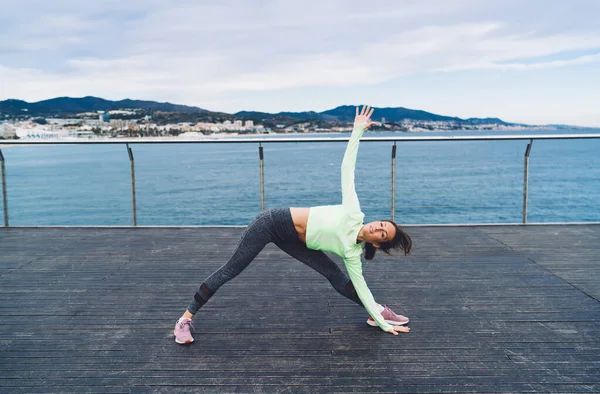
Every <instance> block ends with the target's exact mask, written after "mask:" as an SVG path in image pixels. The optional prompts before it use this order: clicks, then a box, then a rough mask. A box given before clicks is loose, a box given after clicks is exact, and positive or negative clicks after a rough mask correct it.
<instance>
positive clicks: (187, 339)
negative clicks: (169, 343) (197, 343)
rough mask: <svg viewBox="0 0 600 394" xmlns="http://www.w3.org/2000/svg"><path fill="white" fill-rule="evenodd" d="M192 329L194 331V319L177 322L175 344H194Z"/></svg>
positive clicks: (182, 319)
mask: <svg viewBox="0 0 600 394" xmlns="http://www.w3.org/2000/svg"><path fill="white" fill-rule="evenodd" d="M190 327H191V328H192V329H193V328H194V326H193V325H192V319H184V318H183V317H182V318H181V319H179V320H177V323H176V324H175V330H174V331H173V334H175V342H177V343H179V344H181V345H186V344H188V343H192V342H194V337H193V336H192V334H191V333H190Z"/></svg>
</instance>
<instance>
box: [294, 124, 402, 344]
mask: <svg viewBox="0 0 600 394" xmlns="http://www.w3.org/2000/svg"><path fill="white" fill-rule="evenodd" d="M365 130H366V124H365V123H355V124H354V128H353V130H352V135H351V137H350V141H348V146H347V147H346V152H345V153H344V159H343V160H342V169H341V172H342V204H341V205H325V206H319V207H311V208H310V212H309V214H308V222H307V224H306V246H307V247H308V248H309V249H313V250H321V251H324V252H330V253H333V254H335V255H338V256H340V257H341V258H342V259H343V260H344V265H345V266H346V270H347V271H348V275H349V276H350V280H351V281H352V284H353V285H354V289H355V290H356V293H357V294H358V298H360V300H361V302H362V303H363V305H364V306H365V309H366V310H367V312H369V315H371V317H372V318H373V319H374V320H375V321H376V322H377V324H378V325H379V327H380V328H381V329H382V330H383V331H386V332H387V331H388V330H389V329H390V328H391V327H392V326H391V325H389V324H388V323H386V322H385V320H384V319H383V316H381V313H380V312H379V304H377V303H376V302H375V300H374V299H373V295H372V294H371V291H370V290H369V288H368V287H367V283H366V282H365V278H364V277H363V274H362V261H361V255H362V246H361V244H360V243H357V242H356V237H357V236H358V233H359V231H360V229H361V228H362V226H363V219H364V217H365V215H364V214H363V213H362V212H361V210H360V203H359V202H358V196H357V195H356V190H355V188H354V167H355V165H356V155H357V153H358V144H359V142H360V137H361V136H362V135H363V133H364V131H365Z"/></svg>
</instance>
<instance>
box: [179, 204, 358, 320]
mask: <svg viewBox="0 0 600 394" xmlns="http://www.w3.org/2000/svg"><path fill="white" fill-rule="evenodd" d="M270 242H273V243H275V245H277V246H278V247H279V248H280V249H281V250H283V251H284V252H286V253H287V254H289V255H290V256H292V257H294V258H295V259H297V260H300V261H301V262H303V263H304V264H306V265H308V266H309V267H311V268H312V269H314V270H315V271H317V272H318V273H320V274H321V275H323V276H324V277H325V278H327V280H329V282H330V283H331V285H332V286H333V288H334V289H335V290H337V292H338V293H340V294H341V295H343V296H344V297H347V298H348V299H350V300H352V301H354V302H355V303H357V304H358V305H361V306H362V303H361V301H360V299H359V298H358V295H357V294H356V290H354V286H352V282H351V281H350V279H348V277H347V276H346V274H345V273H344V272H342V270H341V269H340V268H339V267H338V265H337V264H336V263H334V262H333V261H332V260H331V259H330V258H329V257H327V255H326V254H325V253H323V252H321V251H319V250H311V249H308V248H307V247H306V245H304V244H303V243H302V242H301V241H300V240H299V239H298V233H297V232H296V228H295V227H294V222H293V220H292V215H291V213H290V209H289V208H275V209H269V210H266V211H263V212H261V213H260V214H259V215H258V216H256V218H254V220H252V222H250V224H249V225H248V227H246V229H245V230H244V233H243V234H242V238H241V240H240V242H239V244H238V246H237V248H236V250H235V252H234V253H233V256H231V258H230V259H229V261H228V262H227V263H226V264H225V265H223V266H222V267H221V268H219V269H218V270H217V271H216V272H214V273H213V274H212V275H211V276H209V277H208V278H207V279H206V280H205V281H204V283H202V285H201V286H200V288H199V289H198V291H197V292H196V294H195V295H194V299H193V300H192V302H191V303H190V305H189V306H188V311H189V312H190V313H192V314H194V315H195V314H196V313H197V312H198V309H200V307H201V306H202V305H204V304H205V303H206V302H207V301H208V300H209V298H210V297H211V296H212V295H213V294H214V293H215V292H216V291H217V290H218V289H219V287H221V286H222V285H224V284H225V283H227V282H228V281H230V280H231V279H233V278H235V277H236V276H237V275H239V274H240V273H241V272H242V271H243V270H244V268H246V267H247V266H248V265H249V264H250V263H251V262H252V260H254V258H255V257H256V256H257V255H258V253H260V251H261V250H263V248H264V247H265V246H266V245H267V244H268V243H270Z"/></svg>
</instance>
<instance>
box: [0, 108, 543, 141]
mask: <svg viewBox="0 0 600 394" xmlns="http://www.w3.org/2000/svg"><path fill="white" fill-rule="evenodd" d="M135 114H136V112H134V111H125V110H114V111H96V112H86V113H81V114H77V116H73V117H69V118H56V117H31V118H28V119H17V120H8V121H3V122H1V123H0V138H2V139H24V140H36V139H41V140H63V139H73V138H78V139H80V138H83V139H98V138H142V137H175V138H182V137H183V138H204V137H233V136H261V135H273V134H295V133H317V134H320V133H343V132H348V131H351V129H352V124H351V123H340V122H322V121H312V120H297V121H292V122H290V121H287V122H281V123H277V122H274V123H273V122H271V123H272V124H269V125H264V124H257V122H255V121H254V120H249V119H233V120H223V121H221V122H174V123H164V122H155V121H154V120H153V118H152V116H150V115H145V116H143V117H141V118H133V119H131V117H135ZM128 117H129V119H126V118H128ZM161 123H162V124H161ZM535 128H542V126H529V125H514V124H504V123H493V122H492V123H481V124H464V123H458V122H454V121H425V120H414V119H404V120H402V121H399V122H389V121H386V119H385V118H381V119H380V121H379V122H376V123H375V124H374V126H373V130H374V131H390V132H431V131H456V130H465V131H478V130H480V131H483V130H487V131H490V130H496V131H502V130H531V129H535ZM543 128H544V129H550V128H551V127H550V126H543Z"/></svg>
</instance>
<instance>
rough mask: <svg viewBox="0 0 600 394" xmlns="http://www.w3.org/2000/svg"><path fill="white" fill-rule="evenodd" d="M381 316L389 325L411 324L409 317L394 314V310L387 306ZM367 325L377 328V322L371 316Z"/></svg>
mask: <svg viewBox="0 0 600 394" xmlns="http://www.w3.org/2000/svg"><path fill="white" fill-rule="evenodd" d="M381 316H382V317H383V320H385V322H386V323H387V324H391V325H392V326H403V325H405V324H406V323H408V322H409V319H408V317H406V316H402V315H397V314H396V313H394V311H393V310H391V309H390V308H388V307H387V305H386V306H384V308H383V311H382V312H381ZM367 324H368V325H370V326H373V327H377V322H376V321H375V320H373V318H372V317H371V316H369V318H368V319H367Z"/></svg>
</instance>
